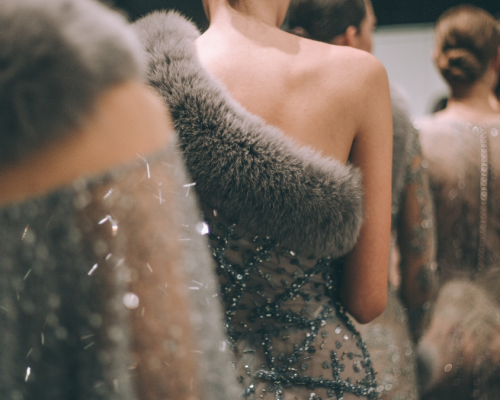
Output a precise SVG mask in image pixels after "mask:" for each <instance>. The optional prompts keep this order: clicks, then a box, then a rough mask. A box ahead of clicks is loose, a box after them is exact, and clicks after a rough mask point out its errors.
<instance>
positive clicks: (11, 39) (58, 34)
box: [0, 0, 143, 164]
mask: <svg viewBox="0 0 500 400" xmlns="http://www.w3.org/2000/svg"><path fill="white" fill-rule="evenodd" d="M142 55H143V52H142V48H141V45H140V43H139V41H138V40H137V38H136V36H135V35H134V33H133V30H132V29H131V28H130V26H129V25H128V24H127V22H126V21H125V19H124V18H123V17H122V16H121V15H119V14H118V13H116V12H113V11H111V10H109V9H108V8H107V7H105V6H103V5H102V4H99V3H98V2H96V1H94V0H43V1H41V0H1V1H0V164H6V163H8V162H12V161H15V160H16V159H18V158H19V157H21V156H22V155H23V154H24V153H26V151H29V150H32V149H35V148H38V147H39V146H40V145H43V144H45V142H46V141H47V140H50V139H53V138H56V137H60V136H63V135H66V134H68V133H70V132H72V131H73V130H74V129H75V128H77V127H78V126H80V125H81V124H82V123H83V122H84V120H85V118H86V117H87V115H88V114H89V113H90V112H91V111H92V108H93V106H94V104H95V100H96V98H97V97H98V96H99V95H100V94H101V93H103V92H104V91H105V90H106V89H108V88H109V87H110V86H111V85H114V84H116V83H119V82H122V81H124V80H126V79H130V78H139V79H140V78H141V73H142V70H143V61H142V60H143V59H142Z"/></svg>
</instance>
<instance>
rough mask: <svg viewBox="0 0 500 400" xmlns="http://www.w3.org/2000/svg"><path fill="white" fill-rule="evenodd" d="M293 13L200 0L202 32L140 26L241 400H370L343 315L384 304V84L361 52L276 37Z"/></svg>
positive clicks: (361, 314) (357, 347)
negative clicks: (193, 196)
mask: <svg viewBox="0 0 500 400" xmlns="http://www.w3.org/2000/svg"><path fill="white" fill-rule="evenodd" d="M288 3H289V2H288V1H279V0H275V1H268V0H265V1H264V0H251V1H232V2H226V1H224V0H221V1H219V0H213V1H207V2H205V3H204V5H205V9H206V11H207V15H208V16H209V19H210V23H211V25H210V28H209V29H208V31H207V32H206V33H205V34H203V35H202V36H199V33H198V32H197V31H196V29H195V28H194V27H193V26H192V25H191V24H190V23H188V22H187V21H185V20H184V19H182V18H181V17H180V16H178V15H177V14H168V15H165V14H163V13H155V14H152V15H150V16H148V17H146V18H144V19H143V20H141V21H139V22H138V23H137V26H136V28H137V31H138V32H139V34H140V36H141V39H142V42H143V45H144V47H145V49H146V51H147V53H148V57H149V77H148V79H149V83H150V84H151V85H152V86H153V87H155V88H156V89H157V90H158V92H159V93H160V94H161V95H162V96H163V98H164V99H165V101H166V102H167V104H168V105H169V107H170V109H171V112H172V115H173V118H174V124H175V127H176V129H177V130H178V132H179V142H180V144H181V148H182V150H183V153H184V157H185V159H186V163H187V165H188V169H189V172H190V173H191V175H192V177H193V180H194V181H195V182H196V190H197V193H198V195H199V197H200V200H201V203H202V206H203V210H204V213H205V219H206V222H207V223H208V226H209V230H210V233H209V237H210V239H211V244H212V252H213V255H214V257H215V259H216V260H217V263H218V269H217V273H218V274H219V276H220V285H221V295H222V300H223V302H224V304H225V307H226V327H227V332H228V335H229V337H230V340H231V344H232V347H233V350H234V352H235V355H236V370H237V374H238V376H239V378H238V379H239V382H240V384H241V385H242V388H243V390H244V393H245V395H246V396H247V397H248V398H269V399H273V398H276V399H287V400H288V399H295V398H297V399H311V398H322V399H326V398H339V399H340V398H346V399H347V398H357V396H364V397H367V398H376V397H377V393H376V391H375V375H374V371H373V369H372V367H371V361H370V358H369V355H368V353H367V352H366V349H365V346H364V344H363V342H362V340H361V339H360V337H359V335H358V334H357V333H356V331H355V329H354V328H353V325H352V324H351V323H350V321H349V317H348V316H347V315H346V314H345V310H347V311H349V312H350V313H351V314H352V315H353V316H354V317H355V318H357V319H358V320H360V321H362V322H367V321H369V320H371V319H373V318H374V317H375V316H377V315H378V314H380V313H381V312H382V310H383V309H384V306H385V301H386V290H387V286H386V285H387V258H388V249H389V231H390V197H391V193H390V185H391V150H392V149H391V142H392V130H391V115H390V101H389V91H388V84H387V77H386V74H385V71H384V69H383V67H382V66H381V64H380V63H379V62H378V61H377V60H376V59H375V58H373V57H372V56H371V55H369V54H366V53H364V52H360V51H357V50H353V49H347V48H342V49H337V48H334V47H333V46H329V45H325V44H321V43H316V42H312V41H308V40H305V39H301V38H297V37H295V36H293V35H290V34H287V33H285V32H282V31H281V30H279V28H278V27H279V25H281V23H282V21H283V18H284V16H285V14H286V10H287V7H288ZM353 58H354V60H355V62H352V61H351V60H352V59H353ZM325 60H326V61H325ZM292 66H293V67H292ZM347 162H350V163H352V164H353V165H354V166H355V167H357V168H355V167H353V166H348V165H346V163H347ZM360 172H361V176H360ZM363 192H364V194H363ZM362 196H363V197H364V210H362V206H361V197H362ZM363 217H364V223H363V226H362V227H361V223H362V218H363ZM360 228H361V231H360ZM358 232H360V234H359V237H358ZM356 240H357V244H356V245H355V242H356ZM354 245H355V246H354ZM353 246H354V249H353ZM344 255H345V257H344V258H340V257H342V256H344Z"/></svg>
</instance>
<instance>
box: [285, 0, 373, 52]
mask: <svg viewBox="0 0 500 400" xmlns="http://www.w3.org/2000/svg"><path fill="white" fill-rule="evenodd" d="M365 17H366V4H365V0H292V1H291V3H290V8H289V9H288V23H289V30H290V32H292V33H296V34H298V35H301V36H304V37H307V38H309V39H313V40H318V41H320V42H325V43H330V42H331V41H332V40H333V39H334V38H335V37H337V36H339V35H343V34H344V33H345V31H346V30H347V28H348V27H349V26H355V27H356V28H358V29H359V27H360V24H361V22H362V21H363V20H364V19H365Z"/></svg>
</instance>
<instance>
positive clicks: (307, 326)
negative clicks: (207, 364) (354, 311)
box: [204, 208, 377, 400]
mask: <svg viewBox="0 0 500 400" xmlns="http://www.w3.org/2000/svg"><path fill="white" fill-rule="evenodd" d="M204 211H205V217H206V221H207V224H208V225H209V230H210V234H209V237H210V241H211V245H212V251H213V256H214V258H215V260H216V261H217V264H218V268H217V275H219V277H220V284H221V296H222V300H223V302H224V305H225V309H226V329H227V333H228V336H229V338H230V343H231V345H232V348H233V350H234V352H235V354H236V372H237V375H238V381H239V382H240V384H242V386H243V388H244V395H245V397H246V398H249V399H257V398H268V399H273V398H276V399H286V400H288V399H295V398H297V399H327V398H333V399H342V398H345V399H349V398H357V397H358V396H360V397H365V398H370V399H372V398H377V392H376V391H375V374H374V371H373V368H372V364H371V361H370V358H369V355H368V352H367V350H366V346H365V344H364V342H363V341H362V339H361V337H360V336H359V334H358V333H357V331H356V329H355V328H354V325H353V324H352V323H351V321H350V319H349V317H348V316H347V315H346V313H345V312H344V310H343V307H342V305H341V304H340V303H339V302H338V301H337V287H338V283H337V279H338V275H339V272H340V270H341V267H342V263H341V261H340V260H333V259H330V258H323V259H317V258H315V257H314V256H310V257H305V256H303V255H298V254H296V253H295V252H294V251H292V250H289V249H285V248H283V247H281V246H280V245H279V244H278V243H277V242H276V241H274V240H273V239H271V238H269V237H265V236H260V235H255V234H254V233H251V232H249V231H248V230H246V229H244V228H242V227H240V226H237V225H234V224H228V223H227V222H225V221H224V219H223V218H222V217H221V216H220V215H219V213H218V212H217V210H213V209H208V208H206V209H204Z"/></svg>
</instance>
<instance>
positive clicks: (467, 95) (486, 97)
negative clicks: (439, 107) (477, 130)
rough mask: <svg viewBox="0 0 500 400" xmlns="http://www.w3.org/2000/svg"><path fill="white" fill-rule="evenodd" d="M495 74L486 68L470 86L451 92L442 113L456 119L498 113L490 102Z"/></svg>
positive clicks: (487, 117)
mask: <svg viewBox="0 0 500 400" xmlns="http://www.w3.org/2000/svg"><path fill="white" fill-rule="evenodd" d="M494 85H495V75H494V73H492V71H490V70H488V71H487V72H486V73H485V75H484V76H483V77H482V78H480V79H479V80H478V81H476V82H474V83H473V84H472V85H471V86H470V87H468V88H466V89H464V90H462V91H459V92H457V91H455V92H454V93H452V95H451V97H450V99H449V100H448V105H447V107H446V109H445V111H444V112H443V115H446V116H450V117H454V118H455V117H457V119H464V118H465V119H474V120H478V119H486V120H488V119H491V118H499V117H500V114H499V113H498V110H497V109H496V107H495V104H494V103H492V101H491V99H492V97H493V96H494V93H493V87H494Z"/></svg>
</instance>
